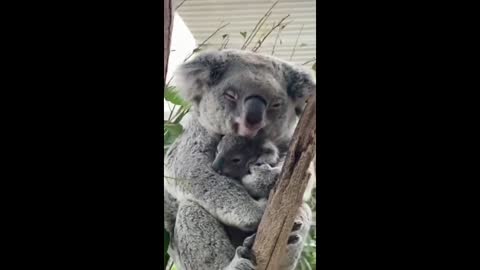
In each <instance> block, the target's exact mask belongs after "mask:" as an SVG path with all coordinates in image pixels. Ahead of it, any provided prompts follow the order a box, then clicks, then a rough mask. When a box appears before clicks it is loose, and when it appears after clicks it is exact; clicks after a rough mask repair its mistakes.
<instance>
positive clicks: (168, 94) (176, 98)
mask: <svg viewBox="0 0 480 270" xmlns="http://www.w3.org/2000/svg"><path fill="white" fill-rule="evenodd" d="M164 97H165V100H167V101H168V102H171V103H173V104H175V105H179V106H185V107H186V106H188V102H186V101H185V100H183V99H182V98H181V97H180V95H179V94H178V91H177V90H176V88H175V86H168V87H167V88H166V89H165V93H164Z"/></svg>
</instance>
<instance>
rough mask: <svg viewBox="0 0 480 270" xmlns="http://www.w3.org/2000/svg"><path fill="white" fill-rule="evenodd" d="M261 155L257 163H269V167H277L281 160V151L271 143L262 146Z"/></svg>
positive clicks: (267, 142)
mask: <svg viewBox="0 0 480 270" xmlns="http://www.w3.org/2000/svg"><path fill="white" fill-rule="evenodd" d="M260 148H261V155H260V157H259V158H258V161H257V163H267V164H269V165H272V166H274V165H276V164H277V163H278V159H279V151H278V148H277V146H275V144H274V143H273V142H271V141H268V140H267V141H265V142H264V143H263V144H262V145H261V146H260Z"/></svg>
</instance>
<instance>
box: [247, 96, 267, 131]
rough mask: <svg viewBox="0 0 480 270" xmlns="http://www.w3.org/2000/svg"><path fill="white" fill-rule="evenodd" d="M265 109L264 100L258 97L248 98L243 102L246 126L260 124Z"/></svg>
mask: <svg viewBox="0 0 480 270" xmlns="http://www.w3.org/2000/svg"><path fill="white" fill-rule="evenodd" d="M265 109H266V103H265V100H264V99H263V98H261V97H258V96H252V97H248V98H247V99H246V100H245V112H246V114H245V120H246V122H247V124H249V125H251V126H255V125H257V124H259V123H261V122H262V120H263V113H264V112H265Z"/></svg>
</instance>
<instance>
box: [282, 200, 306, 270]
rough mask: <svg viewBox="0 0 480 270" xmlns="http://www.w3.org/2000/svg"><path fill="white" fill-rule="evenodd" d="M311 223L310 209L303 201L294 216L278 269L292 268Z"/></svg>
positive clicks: (292, 269) (291, 269)
mask: <svg viewBox="0 0 480 270" xmlns="http://www.w3.org/2000/svg"><path fill="white" fill-rule="evenodd" d="M311 225H312V210H311V209H310V207H309V206H308V205H307V204H306V203H303V205H302V206H301V207H300V209H298V212H297V215H296V216H295V222H294V225H293V228H292V232H291V233H290V236H289V237H288V243H287V251H286V253H287V254H285V257H284V259H283V261H282V262H281V264H280V270H294V269H295V267H296V266H297V264H298V259H299V258H300V255H301V254H302V250H303V246H304V245H305V241H306V239H307V237H308V233H309V231H310V227H311Z"/></svg>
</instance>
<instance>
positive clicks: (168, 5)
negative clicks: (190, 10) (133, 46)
mask: <svg viewBox="0 0 480 270" xmlns="http://www.w3.org/2000/svg"><path fill="white" fill-rule="evenodd" d="M163 3H164V4H163V20H164V29H163V72H164V73H163V81H164V82H165V81H166V79H167V69H168V56H169V55H170V43H171V39H172V29H173V16H174V12H173V9H172V0H164V1H163Z"/></svg>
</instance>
